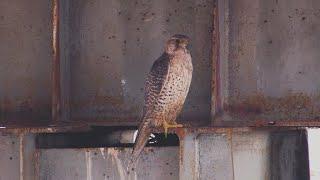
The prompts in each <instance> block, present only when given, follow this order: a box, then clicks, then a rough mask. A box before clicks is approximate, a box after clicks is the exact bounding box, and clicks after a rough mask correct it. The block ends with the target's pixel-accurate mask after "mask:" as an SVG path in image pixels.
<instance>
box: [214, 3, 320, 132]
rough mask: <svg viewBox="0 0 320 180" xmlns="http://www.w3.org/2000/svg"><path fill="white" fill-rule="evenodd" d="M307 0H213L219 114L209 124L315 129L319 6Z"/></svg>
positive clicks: (317, 110)
mask: <svg viewBox="0 0 320 180" xmlns="http://www.w3.org/2000/svg"><path fill="white" fill-rule="evenodd" d="M308 2H311V1H303V2H301V1H298V0H296V1H290V6H288V3H289V1H286V0H281V1H266V2H261V1H259V0H255V1H249V0H241V1H237V2H230V1H219V3H222V5H221V6H219V13H218V14H219V20H220V21H219V25H220V27H221V28H220V29H219V30H220V50H219V51H220V58H221V59H220V62H221V65H220V66H219V67H221V71H220V75H221V79H220V81H221V93H222V95H221V96H222V97H221V99H222V110H221V112H217V113H216V114H215V116H214V118H213V123H212V124H213V125H215V124H217V122H218V124H220V125H224V124H226V125H228V126H229V125H231V126H232V124H234V125H233V126H239V125H240V126H251V125H252V126H270V125H276V126H319V124H320V123H317V121H318V119H319V117H320V111H319V109H320V104H319V100H320V99H319V97H320V94H319V90H320V89H319V87H320V81H319V79H318V78H317V77H319V75H320V74H319V71H318V69H319V67H320V62H319V60H318V59H319V57H320V52H319V51H318V46H319V43H317V42H318V41H317V40H316V39H319V38H320V34H319V33H318V32H319V30H320V21H319V16H320V12H319V11H318V9H319V8H320V3H308ZM219 67H218V68H219ZM216 68H217V67H216ZM214 95H215V96H216V97H214V98H215V99H217V98H218V99H219V94H215V93H214ZM282 120H283V121H286V122H278V121H282ZM291 122H292V123H291Z"/></svg>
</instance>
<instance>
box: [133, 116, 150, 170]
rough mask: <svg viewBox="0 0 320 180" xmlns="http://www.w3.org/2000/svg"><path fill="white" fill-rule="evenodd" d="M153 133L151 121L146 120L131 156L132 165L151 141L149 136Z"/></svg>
mask: <svg viewBox="0 0 320 180" xmlns="http://www.w3.org/2000/svg"><path fill="white" fill-rule="evenodd" d="M150 133H151V128H150V121H149V120H147V119H144V120H143V121H142V124H141V125H140V127H139V131H138V136H137V138H136V140H135V144H134V147H133V151H132V155H131V164H132V165H134V164H135V163H136V161H137V160H138V158H139V156H140V154H141V152H142V150H143V148H144V147H145V145H146V144H147V142H148V140H149V136H150Z"/></svg>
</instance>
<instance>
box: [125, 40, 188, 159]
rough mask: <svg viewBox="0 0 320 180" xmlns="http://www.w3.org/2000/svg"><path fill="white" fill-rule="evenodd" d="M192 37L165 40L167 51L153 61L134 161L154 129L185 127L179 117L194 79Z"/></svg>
mask: <svg viewBox="0 0 320 180" xmlns="http://www.w3.org/2000/svg"><path fill="white" fill-rule="evenodd" d="M188 43H189V38H188V37H187V36H184V35H179V34H177V35H174V36H172V37H171V38H170V39H169V40H168V41H167V43H166V46H165V52H164V53H163V54H162V55H161V56H160V57H159V58H158V59H157V60H156V61H155V62H154V63H153V66H152V68H151V71H150V73H149V75H148V77H147V80H146V84H145V105H144V110H143V118H142V122H141V124H140V126H139V130H138V136H137V138H136V141H135V145H134V149H133V152H132V157H131V162H133V163H134V162H135V161H136V160H137V159H138V157H139V155H140V153H141V151H142V150H143V148H144V146H145V145H146V143H147V142H148V139H149V136H150V134H151V130H152V129H153V128H157V127H161V126H162V127H163V128H164V131H165V135H166V134H167V132H168V128H177V127H182V125H181V124H177V122H176V118H177V116H178V115H179V113H180V112H181V110H182V107H183V104H184V102H185V99H186V97H187V94H188V91H189V87H190V83H191V79H192V71H193V67H192V60H191V55H190V52H189V50H188V49H187V45H188Z"/></svg>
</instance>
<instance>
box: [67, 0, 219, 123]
mask: <svg viewBox="0 0 320 180" xmlns="http://www.w3.org/2000/svg"><path fill="white" fill-rule="evenodd" d="M70 6H71V7H72V8H70V47H71V48H70V49H72V51H70V53H71V59H70V62H71V118H72V119H73V120H83V119H85V120H86V121H88V122H94V121H98V122H99V121H105V122H109V123H111V124H113V123H114V122H115V123H119V124H121V123H122V122H124V123H130V124H133V125H137V124H138V122H139V121H140V119H139V118H140V115H141V111H142V105H143V94H144V92H143V87H144V81H145V78H146V75H147V73H148V72H149V70H150V68H151V65H152V63H153V61H154V60H155V59H156V58H157V57H159V55H160V54H161V53H162V52H163V48H164V43H165V41H166V40H167V39H168V37H170V36H171V35H172V34H176V33H180V34H185V35H188V36H189V37H191V39H192V42H191V47H190V48H191V53H192V56H193V65H194V69H195V71H194V74H193V80H192V85H191V89H190V93H189V95H188V98H187V102H186V104H185V107H184V110H183V113H182V115H181V116H180V118H179V119H180V120H181V121H183V122H186V123H190V124H200V125H201V124H207V123H209V122H210V106H211V105H210V97H211V95H210V80H211V39H212V37H211V36H212V32H211V31H212V7H213V2H212V1H211V0H205V1H193V0H188V1H168V0H164V1H156V0H153V1H145V2H134V1H103V0H98V1H93V2H89V1H77V0H73V1H70ZM205 82H208V83H205ZM199 87H201V88H199Z"/></svg>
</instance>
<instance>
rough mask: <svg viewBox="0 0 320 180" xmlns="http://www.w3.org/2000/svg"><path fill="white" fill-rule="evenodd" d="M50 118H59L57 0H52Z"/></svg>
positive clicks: (54, 119) (56, 119) (55, 119)
mask: <svg viewBox="0 0 320 180" xmlns="http://www.w3.org/2000/svg"><path fill="white" fill-rule="evenodd" d="M52 50H53V63H52V120H53V121H54V122H56V121H58V120H59V119H60V108H61V87H60V52H59V0H53V1H52Z"/></svg>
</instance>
